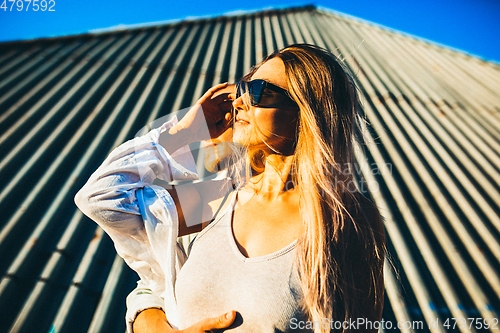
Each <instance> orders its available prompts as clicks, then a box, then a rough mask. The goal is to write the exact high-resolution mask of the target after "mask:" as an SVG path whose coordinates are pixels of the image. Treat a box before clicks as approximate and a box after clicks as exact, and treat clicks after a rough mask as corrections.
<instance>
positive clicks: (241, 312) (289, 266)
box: [167, 191, 312, 333]
mask: <svg viewBox="0 0 500 333" xmlns="http://www.w3.org/2000/svg"><path fill="white" fill-rule="evenodd" d="M236 193H237V192H236V191H234V192H233V194H232V199H231V202H230V204H229V205H228V207H227V208H226V210H225V211H224V212H223V213H222V214H221V215H220V216H219V217H218V219H217V220H215V221H214V222H212V223H211V224H209V225H208V226H207V227H206V228H205V229H203V231H201V232H200V233H199V234H198V236H197V237H196V238H195V239H194V240H193V242H192V243H191V245H190V251H189V256H188V259H187V261H186V263H185V264H184V266H183V267H182V269H181V271H180V273H179V275H178V276H177V280H176V283H175V294H176V300H177V306H178V309H179V314H180V321H181V327H180V328H187V327H189V326H191V325H193V324H196V323H197V322H199V321H200V320H203V319H205V318H212V317H218V316H220V315H223V314H224V313H227V312H229V311H231V310H235V311H236V312H237V314H236V319H235V321H234V323H233V324H232V325H231V326H230V327H229V328H227V329H226V330H225V331H227V332H235V333H236V332H246V333H248V332H255V333H277V332H312V330H300V329H298V328H297V327H299V324H300V322H302V323H305V320H306V319H305V317H304V315H303V313H302V311H301V310H300V308H299V306H298V304H299V303H298V302H299V300H300V299H301V298H302V296H303V295H302V291H301V289H300V284H299V280H298V275H297V267H296V265H295V264H294V263H295V260H294V258H295V252H296V251H295V249H296V245H297V240H295V241H294V242H293V243H291V244H289V245H288V246H286V247H284V248H283V249H281V250H279V251H276V252H274V253H270V254H268V255H264V256H260V257H252V258H246V257H245V256H244V255H243V254H242V253H241V252H240V250H239V249H238V246H237V244H236V241H235V239H234V236H233V231H232V216H233V210H234V209H233V208H234V205H235V202H236ZM167 317H168V314H167ZM221 331H222V330H221Z"/></svg>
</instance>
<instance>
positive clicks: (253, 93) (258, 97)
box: [236, 79, 297, 107]
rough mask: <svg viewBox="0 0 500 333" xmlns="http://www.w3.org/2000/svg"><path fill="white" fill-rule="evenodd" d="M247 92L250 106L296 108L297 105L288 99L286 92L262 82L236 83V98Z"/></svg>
mask: <svg viewBox="0 0 500 333" xmlns="http://www.w3.org/2000/svg"><path fill="white" fill-rule="evenodd" d="M247 92H248V93H249V94H250V102H251V103H252V106H259V107H279V106H297V103H295V101H293V100H292V99H291V98H290V95H289V93H288V91H286V90H285V89H283V88H280V87H278V86H277V85H274V84H272V83H269V82H267V81H264V80H259V79H257V80H252V81H249V82H246V81H238V83H236V98H239V97H240V96H242V95H244V94H245V93H247Z"/></svg>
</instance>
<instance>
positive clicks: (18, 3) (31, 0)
mask: <svg viewBox="0 0 500 333" xmlns="http://www.w3.org/2000/svg"><path fill="white" fill-rule="evenodd" d="M0 1H1V0H0ZM9 5H10V7H9ZM30 5H31V6H30ZM55 5H56V1H55V0H48V1H47V0H3V2H2V5H1V6H0V9H3V11H4V12H6V11H7V9H8V10H9V11H10V12H11V11H12V9H13V8H14V6H15V9H17V11H18V12H20V11H22V10H25V11H28V10H30V9H31V10H33V11H34V12H37V11H39V10H41V11H42V12H44V11H49V12H55V11H56V10H55V8H54V7H55Z"/></svg>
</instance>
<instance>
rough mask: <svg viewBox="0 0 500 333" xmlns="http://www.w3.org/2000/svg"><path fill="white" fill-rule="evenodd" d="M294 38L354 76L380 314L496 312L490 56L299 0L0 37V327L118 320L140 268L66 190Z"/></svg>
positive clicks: (496, 169) (498, 251)
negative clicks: (384, 261) (380, 224)
mask: <svg viewBox="0 0 500 333" xmlns="http://www.w3.org/2000/svg"><path fill="white" fill-rule="evenodd" d="M301 42H307V43H312V44H316V45H319V46H323V47H326V48H328V49H330V50H331V51H332V52H334V53H336V54H339V55H340V56H341V57H342V58H343V59H344V62H345V64H346V65H347V66H348V67H350V68H351V70H352V71H353V72H354V73H355V74H356V76H357V80H358V82H359V84H360V91H361V94H362V97H363V103H364V112H365V113H366V116H367V118H368V120H369V122H370V123H371V126H370V127H369V128H366V131H365V132H366V136H367V139H368V141H369V144H368V145H367V146H366V147H365V148H364V149H360V150H359V151H358V156H357V158H358V161H360V162H361V161H366V162H365V163H362V165H363V166H362V171H363V175H364V177H365V178H366V181H367V182H368V185H369V186H370V188H371V190H372V191H373V195H374V199H375V201H376V203H377V204H378V206H379V207H380V208H381V212H382V214H383V215H384V216H385V225H386V231H387V245H388V248H389V251H390V254H391V256H392V257H393V258H394V262H395V267H396V269H397V273H396V272H395V271H394V270H393V268H391V266H390V265H386V303H385V308H384V315H383V316H384V319H385V320H387V321H391V323H392V324H393V326H396V321H398V320H399V321H406V320H413V321H419V320H421V321H424V323H425V325H424V328H422V329H420V328H415V329H405V328H403V329H401V331H404V332H410V331H418V332H420V331H429V323H431V322H432V321H434V320H436V319H437V318H439V319H440V323H442V322H443V321H445V320H446V319H447V318H452V317H455V318H470V317H474V318H476V317H483V318H498V317H499V309H500V279H499V272H500V245H499V242H498V240H499V239H500V237H499V234H500V217H499V215H500V214H499V211H500V209H499V208H500V207H499V206H500V194H499V191H500V120H499V119H500V96H499V94H498V87H499V85H500V67H499V66H498V65H496V64H493V63H490V62H486V61H483V60H481V59H478V58H474V57H471V56H468V55H466V54H463V53H460V52H456V51H454V50H451V49H447V48H443V47H440V46H438V45H434V44H432V43H426V42H424V41H422V40H418V39H415V38H411V37H410V36H407V35H403V34H399V33H396V32H394V31H390V30H387V29H383V28H381V27H380V26H377V25H371V24H368V23H367V22H362V21H358V20H355V19H352V18H350V17H345V16H343V15H339V14H337V13H335V12H330V11H328V10H325V9H316V8H314V7H311V6H307V7H301V8H289V9H280V10H269V11H262V12H252V13H249V14H244V15H234V16H222V17H218V18H207V19H200V20H191V21H181V22H177V23H172V24H166V25H159V26H152V27H144V28H138V29H128V30H123V31H114V32H106V33H97V34H85V35H78V36H69V37H64V38H50V39H42V40H33V41H23V42H12V43H2V44H0V110H1V111H0V159H1V160H0V175H1V176H0V184H1V186H0V207H1V212H2V217H1V219H0V221H1V222H0V253H1V256H2V260H1V261H0V276H1V277H2V278H1V282H0V313H1V314H2V315H1V316H0V331H4V330H5V331H12V332H45V331H51V332H80V331H81V332H84V331H91V332H104V331H105V332H123V331H124V330H125V325H124V320H123V317H124V313H125V297H126V295H127V294H128V292H130V291H131V290H132V289H133V288H134V286H135V281H136V279H137V277H136V275H135V273H134V272H132V271H131V270H130V269H129V268H128V267H126V266H125V265H124V264H123V261H122V260H121V259H120V258H118V257H116V255H115V251H114V248H113V245H112V242H111V241H110V240H109V238H108V237H107V236H105V235H104V234H103V232H102V231H101V229H99V228H97V227H96V225H95V224H94V223H93V222H91V221H90V220H89V219H87V218H86V217H85V216H83V215H82V214H81V213H80V211H79V210H78V209H77V208H76V207H75V205H74V203H73V196H74V194H75V193H76V192H77V191H78V189H80V188H81V186H82V185H83V184H84V183H85V181H86V180H87V179H88V177H89V176H90V174H91V173H92V172H93V171H94V170H95V169H96V168H97V166H99V165H100V163H101V162H102V161H103V160H104V159H105V157H106V156H107V154H108V153H109V152H110V150H111V149H112V148H113V147H115V146H117V145H119V144H120V143H122V142H124V141H125V140H127V139H130V138H132V137H133V136H134V134H135V133H137V131H138V130H139V129H140V128H142V127H143V126H144V125H146V124H147V123H149V122H150V121H152V120H154V119H157V118H158V117H160V116H162V115H164V114H166V113H169V112H170V111H172V110H179V109H181V108H184V107H188V106H190V105H192V104H193V103H194V102H195V101H196V99H197V98H198V97H199V96H201V95H202V94H203V92H204V91H205V90H206V89H208V88H209V87H211V86H212V85H214V84H216V83H219V82H224V81H235V80H236V79H238V78H239V77H241V76H242V75H243V74H244V73H245V72H246V71H247V70H248V69H249V68H250V67H251V65H253V64H255V63H257V62H258V61H260V60H261V59H263V57H264V56H265V55H266V54H268V53H270V52H271V51H273V50H275V49H279V48H281V47H283V46H285V45H287V44H291V43H301ZM397 274H399V280H398V275H397ZM452 324H453V322H452ZM431 326H432V325H431ZM466 326H467V327H466V328H464V329H460V331H464V332H469V331H475V330H474V327H472V329H468V327H469V325H466ZM473 326H475V325H473ZM499 326H500V324H499ZM447 330H448V329H447V328H446V327H443V326H441V325H438V326H437V327H436V328H432V327H431V329H430V331H432V332H443V331H447ZM449 330H450V331H453V329H451V328H450V329H449ZM458 330H459V329H458V326H457V328H456V329H455V331H458ZM387 331H389V330H387ZM492 331H494V330H492Z"/></svg>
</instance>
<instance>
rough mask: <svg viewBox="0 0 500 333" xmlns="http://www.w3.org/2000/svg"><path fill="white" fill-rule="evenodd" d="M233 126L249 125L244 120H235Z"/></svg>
mask: <svg viewBox="0 0 500 333" xmlns="http://www.w3.org/2000/svg"><path fill="white" fill-rule="evenodd" d="M235 124H238V125H248V124H250V123H249V122H248V121H246V120H243V119H236V122H235Z"/></svg>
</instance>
